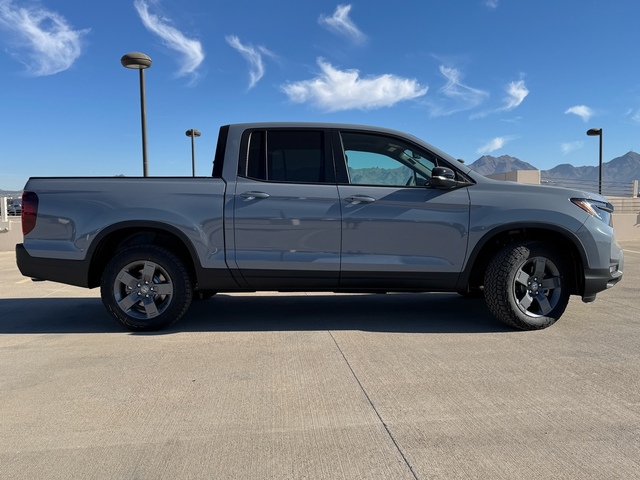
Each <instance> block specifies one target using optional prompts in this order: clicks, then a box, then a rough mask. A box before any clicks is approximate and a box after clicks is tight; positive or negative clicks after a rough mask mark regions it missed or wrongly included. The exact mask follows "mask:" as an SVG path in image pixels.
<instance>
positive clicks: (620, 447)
mask: <svg viewBox="0 0 640 480" xmlns="http://www.w3.org/2000/svg"><path fill="white" fill-rule="evenodd" d="M623 246H624V248H625V250H626V268H625V278H624V280H623V281H622V282H621V283H620V284H618V285H617V286H616V287H614V288H613V289H611V290H609V291H607V292H604V293H602V294H600V295H599V297H598V299H597V300H596V302H595V303H593V304H583V303H582V302H581V301H580V299H579V298H577V297H572V299H571V301H570V303H569V307H568V308H567V311H566V313H565V314H564V316H563V317H562V318H561V319H560V320H559V321H558V323H557V324H556V325H554V326H552V327H550V328H549V329H547V330H543V331H540V332H516V331H512V330H509V329H507V328H505V327H503V326H502V325H501V324H499V323H497V321H496V320H494V319H493V317H492V316H491V315H490V314H489V313H488V311H487V309H486V307H485V306H484V303H483V301H482V300H476V299H465V298H462V297H460V296H458V295H446V294H426V295H328V294H319V295H311V294H309V295H307V294H299V295H294V294H260V295H218V296H215V297H213V298H212V299H210V300H207V301H203V302H199V303H196V304H194V305H193V306H192V308H191V310H190V311H189V312H188V313H187V315H186V317H185V318H184V319H183V320H181V321H180V322H179V323H177V324H176V325H174V326H173V327H172V328H170V329H169V330H167V331H164V332H160V333H156V334H132V333H129V332H126V331H123V330H122V329H121V328H120V327H119V325H118V324H116V323H115V321H113V320H112V319H111V318H110V317H109V316H108V315H107V314H106V313H105V311H104V309H103V307H102V304H101V302H100V300H99V293H98V292H97V291H96V290H91V291H89V290H85V289H79V288H75V287H69V286H64V285H58V284H54V283H50V282H38V283H33V282H31V281H30V280H29V279H26V278H23V277H21V276H20V274H19V272H18V271H17V269H16V267H15V260H14V256H13V254H12V253H0V465H2V467H1V468H0V478H7V479H15V478H43V479H44V478H46V479H58V478H59V479H63V478H64V479H69V478H83V479H86V478H100V479H103V478H114V479H123V478H136V479H147V478H148V479H164V478H166V479H169V478H171V479H177V478H207V479H218V478H219V479H234V478H238V479H240V478H241V479H279V480H280V479H302V478H307V479H332V480H333V479H360V478H361V479H385V480H388V479H416V478H417V479H451V478H478V479H487V478H491V479H513V478H527V479H529V478H531V479H547V478H548V479H550V478H553V479H561V478H566V479H575V478H582V479H585V478H593V479H603V478H640V473H639V472H640V349H639V348H638V345H640V321H639V320H640V315H639V314H638V287H637V279H638V278H640V242H625V243H623Z"/></svg>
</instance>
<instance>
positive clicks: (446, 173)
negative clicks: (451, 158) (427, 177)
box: [431, 167, 460, 188]
mask: <svg viewBox="0 0 640 480" xmlns="http://www.w3.org/2000/svg"><path fill="white" fill-rule="evenodd" d="M459 185H460V184H459V182H458V181H457V180H456V173H455V172H454V171H453V170H451V169H450V168H447V167H434V168H433V170H432V171H431V186H432V187H435V188H455V187H457V186H459Z"/></svg>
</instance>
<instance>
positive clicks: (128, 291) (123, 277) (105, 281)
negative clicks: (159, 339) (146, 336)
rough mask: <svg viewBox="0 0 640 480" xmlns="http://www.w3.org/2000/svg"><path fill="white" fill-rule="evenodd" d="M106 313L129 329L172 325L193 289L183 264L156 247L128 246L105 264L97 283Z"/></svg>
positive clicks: (158, 327)
mask: <svg viewBox="0 0 640 480" xmlns="http://www.w3.org/2000/svg"><path fill="white" fill-rule="evenodd" d="M100 294H101V296H102V303H103V304H104V306H105V307H106V309H107V311H108V312H109V313H110V314H111V315H112V316H113V317H114V318H115V319H116V320H117V321H118V322H120V323H121V324H122V325H124V326H125V327H126V328H128V329H130V330H136V331H151V330H159V329H161V328H164V327H167V326H169V325H171V324H172V323H173V322H175V321H176V320H178V319H179V318H180V317H182V315H184V313H185V312H186V311H187V309H188V308H189V305H190V304H191V298H192V295H193V290H192V286H191V278H190V277H189V273H188V272H187V269H186V268H185V266H184V264H183V263H182V261H181V260H180V259H179V258H178V257H177V256H175V255H174V254H173V253H171V252H170V251H169V250H167V249H165V248H163V247H159V246H157V245H139V246H134V247H130V248H128V249H126V250H123V251H122V252H120V253H119V254H117V255H116V256H115V257H114V258H113V259H112V260H111V261H110V262H109V264H108V265H107V268H106V269H105V271H104V273H103V275H102V281H101V284H100Z"/></svg>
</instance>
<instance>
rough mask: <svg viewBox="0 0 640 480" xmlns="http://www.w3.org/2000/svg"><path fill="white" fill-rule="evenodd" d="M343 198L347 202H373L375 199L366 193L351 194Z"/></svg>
mask: <svg viewBox="0 0 640 480" xmlns="http://www.w3.org/2000/svg"><path fill="white" fill-rule="evenodd" d="M345 200H346V201H347V202H349V203H373V202H375V201H376V199H375V198H373V197H370V196H368V195H351V196H350V197H346V198H345Z"/></svg>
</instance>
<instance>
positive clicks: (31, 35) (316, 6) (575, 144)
mask: <svg viewBox="0 0 640 480" xmlns="http://www.w3.org/2000/svg"><path fill="white" fill-rule="evenodd" d="M639 21H640V2H638V1H637V0H610V1H608V2H596V1H594V0H438V1H436V0H420V1H418V0H414V1H405V0H396V1H395V2H389V1H381V0H376V1H366V2H364V1H356V0H354V1H353V2H351V3H336V2H335V1H323V0H319V1H301V0H281V1H278V0H274V1H270V2H257V1H255V0H254V1H245V0H234V1H233V2H222V1H212V0H181V1H180V2H177V1H170V0H111V1H109V2H88V1H86V0H65V1H64V2H56V1H53V0H41V1H29V0H0V47H1V48H0V111H1V115H0V172H1V173H0V189H5V190H20V189H22V187H23V186H24V183H25V182H26V180H27V178H28V177H29V176H75V175H79V176H91V175H106V176H112V175H118V174H124V175H127V176H138V175H141V174H142V160H141V159H142V153H141V133H140V132H141V127H140V100H139V98H140V97H139V83H138V73H137V72H136V71H134V70H129V69H125V68H123V67H122V66H121V64H120V58H121V57H122V56H123V55H124V54H125V53H128V52H134V51H139V52H144V53H145V54H147V55H149V56H150V57H151V59H152V60H153V64H152V66H151V68H150V69H148V70H146V71H145V78H146V82H145V83H146V98H147V136H148V158H149V174H150V175H152V176H155V175H158V176H164V175H177V176H182V175H184V176H189V175H191V143H190V139H189V138H187V137H186V136H185V131H186V130H187V129H190V128H197V129H198V130H200V131H201V132H202V136H201V137H200V138H197V139H196V158H197V175H209V174H210V172H211V162H212V159H213V154H214V150H215V145H216V139H217V133H218V128H219V126H220V125H223V124H227V123H234V122H246V121H283V120H292V121H323V122H346V123H360V124H370V125H380V126H385V127H390V128H395V129H398V130H402V131H406V132H409V133H412V134H414V135H417V136H419V137H421V138H423V139H425V140H426V141H428V142H430V143H432V144H433V145H435V146H437V147H439V148H440V149H442V150H445V151H446V152H448V153H450V154H451V155H453V156H455V157H459V158H464V159H465V160H466V161H467V162H468V163H471V162H473V161H475V160H476V159H477V158H479V157H480V156H482V155H483V154H490V155H494V156H500V155H504V154H508V155H512V156H515V157H518V158H520V159H521V160H524V161H526V162H529V163H531V164H533V165H535V166H537V167H538V168H541V169H547V168H551V167H553V166H555V165H558V164H561V163H571V164H573V165H575V166H581V165H597V162H598V139H597V138H596V137H587V136H586V134H585V132H586V130H587V129H589V128H592V127H595V128H603V132H604V136H603V139H604V160H605V161H608V160H610V159H612V158H615V157H618V156H621V155H623V154H625V153H626V152H628V151H629V150H633V151H638V150H640V53H639V52H640V48H638V33H637V32H638V23H639Z"/></svg>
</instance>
